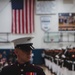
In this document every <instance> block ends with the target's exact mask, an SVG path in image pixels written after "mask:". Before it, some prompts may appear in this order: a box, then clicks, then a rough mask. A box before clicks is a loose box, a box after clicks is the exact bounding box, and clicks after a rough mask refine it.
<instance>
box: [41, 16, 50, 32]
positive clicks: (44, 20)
mask: <svg viewBox="0 0 75 75" xmlns="http://www.w3.org/2000/svg"><path fill="white" fill-rule="evenodd" d="M41 28H42V30H43V31H46V32H48V31H49V30H50V16H41Z"/></svg>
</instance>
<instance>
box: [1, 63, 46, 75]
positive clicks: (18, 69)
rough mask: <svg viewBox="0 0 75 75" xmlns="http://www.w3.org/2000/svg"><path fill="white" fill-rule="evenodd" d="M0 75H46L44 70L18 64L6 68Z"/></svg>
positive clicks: (27, 64) (30, 65) (26, 64)
mask: <svg viewBox="0 0 75 75" xmlns="http://www.w3.org/2000/svg"><path fill="white" fill-rule="evenodd" d="M0 75H45V73H44V72H43V69H42V68H40V67H38V66H35V65H32V64H29V63H25V64H22V65H21V64H18V63H15V64H13V65H10V66H7V67H4V68H3V69H2V71H1V72H0Z"/></svg>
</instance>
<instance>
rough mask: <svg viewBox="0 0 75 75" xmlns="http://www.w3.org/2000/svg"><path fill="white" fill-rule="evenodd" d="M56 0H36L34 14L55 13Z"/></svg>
mask: <svg viewBox="0 0 75 75" xmlns="http://www.w3.org/2000/svg"><path fill="white" fill-rule="evenodd" d="M55 10H56V1H55V0H50V1H43V0H42V1H38V0H37V1H36V14H55V13H56V11H55Z"/></svg>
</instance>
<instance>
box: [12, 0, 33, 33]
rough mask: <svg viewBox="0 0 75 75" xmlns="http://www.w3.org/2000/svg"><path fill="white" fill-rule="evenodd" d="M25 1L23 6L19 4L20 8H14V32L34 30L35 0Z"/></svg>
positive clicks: (31, 31)
mask: <svg viewBox="0 0 75 75" xmlns="http://www.w3.org/2000/svg"><path fill="white" fill-rule="evenodd" d="M12 1H13V0H12ZM23 1H24V2H23V8H22V7H19V6H17V7H18V8H19V9H18V8H17V7H15V6H14V8H12V33H14V34H29V33H33V32H34V0H23ZM15 2H17V1H15ZM12 3H14V2H12ZM17 3H18V2H17ZM17 3H15V4H17ZM21 3H22V2H21ZM12 5H14V4H12ZM21 6H22V5H21Z"/></svg>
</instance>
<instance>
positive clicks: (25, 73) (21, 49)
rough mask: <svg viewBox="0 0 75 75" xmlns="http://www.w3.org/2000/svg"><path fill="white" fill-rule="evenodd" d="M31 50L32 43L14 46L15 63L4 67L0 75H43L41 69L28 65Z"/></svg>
mask: <svg viewBox="0 0 75 75" xmlns="http://www.w3.org/2000/svg"><path fill="white" fill-rule="evenodd" d="M33 49H34V47H33V46H32V43H27V44H18V45H16V46H15V50H14V52H15V54H16V56H17V62H15V63H14V64H13V65H10V66H7V67H4V68H3V69H2V71H1V72H0V75H45V73H44V72H43V69H42V68H40V67H39V66H36V65H33V64H30V61H29V59H30V55H31V51H32V50H33ZM26 53H27V54H26Z"/></svg>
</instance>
